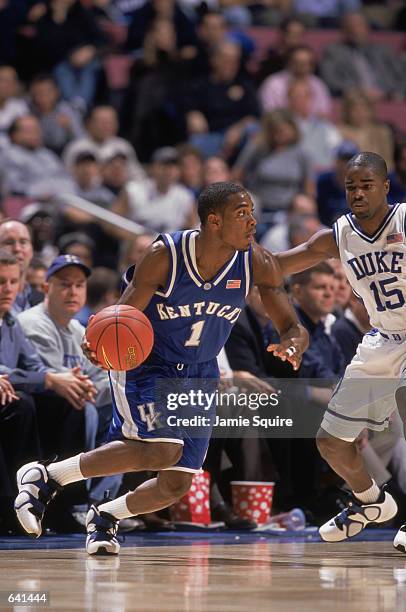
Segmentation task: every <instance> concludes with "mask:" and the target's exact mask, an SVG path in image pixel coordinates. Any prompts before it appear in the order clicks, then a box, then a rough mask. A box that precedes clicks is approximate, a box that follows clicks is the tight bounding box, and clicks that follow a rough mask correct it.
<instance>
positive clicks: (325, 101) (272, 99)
mask: <svg viewBox="0 0 406 612" xmlns="http://www.w3.org/2000/svg"><path fill="white" fill-rule="evenodd" d="M315 68H316V60H315V56H314V51H313V50H312V49H311V48H310V47H307V46H305V45H302V46H299V47H294V48H293V49H290V50H289V53H288V57H287V64H286V68H285V69H284V70H281V71H280V72H277V73H276V74H273V75H272V76H270V77H268V78H267V79H265V81H264V82H263V83H262V85H261V87H260V90H259V98H260V101H261V106H262V109H263V110H264V111H271V110H274V109H275V108H283V107H286V106H287V103H288V90H289V84H290V82H291V81H292V80H296V79H300V80H302V81H305V82H307V84H308V85H309V87H310V91H311V97H312V101H311V113H312V114H313V115H317V116H320V117H328V116H329V115H330V112H331V98H330V93H329V91H328V88H327V86H326V85H325V84H324V82H323V81H322V80H321V79H320V78H319V77H317V76H316V75H315V74H314V71H315Z"/></svg>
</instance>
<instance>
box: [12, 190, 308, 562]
mask: <svg viewBox="0 0 406 612" xmlns="http://www.w3.org/2000/svg"><path fill="white" fill-rule="evenodd" d="M198 212H199V217H200V220H201V230H200V231H197V230H189V231H184V232H175V233H174V234H171V235H170V234H162V235H161V236H160V237H159V238H158V239H157V241H155V243H154V244H153V245H152V247H151V248H150V249H149V251H148V252H147V254H146V255H145V257H144V259H143V260H142V261H141V262H140V263H139V264H138V265H137V267H136V270H135V273H134V276H133V277H132V281H131V282H130V283H129V285H128V287H127V289H126V290H125V291H124V293H123V295H122V297H121V299H120V300H119V303H120V304H128V305H131V306H134V307H136V308H138V309H139V310H142V311H144V313H145V314H146V316H147V317H148V318H149V320H150V321H151V323H152V326H153V328H154V334H155V345H154V348H153V350H152V353H151V355H150V357H149V358H148V359H147V361H146V362H144V363H143V364H142V365H141V366H140V367H138V368H136V369H134V370H130V371H128V372H115V371H111V372H110V381H111V389H112V395H113V418H112V423H111V426H110V432H109V440H110V441H109V442H108V443H107V444H106V445H104V446H102V447H99V448H97V449H96V450H93V451H91V452H88V453H81V454H79V455H77V456H75V457H71V458H69V459H66V460H63V461H60V462H53V463H50V464H48V465H47V464H45V463H42V462H33V463H29V464H26V465H24V466H23V467H21V468H20V470H19V471H18V473H17V484H18V490H19V494H18V496H17V498H16V501H15V509H16V513H17V517H18V519H19V521H20V523H21V525H22V527H23V528H24V529H25V531H26V532H27V533H28V534H30V535H32V536H33V537H39V536H40V535H41V531H42V525H41V523H42V518H43V515H44V512H45V509H46V506H47V504H48V503H49V501H50V500H51V499H52V498H53V497H54V496H55V495H56V493H57V492H58V490H59V489H60V488H61V487H63V486H65V485H68V484H70V483H72V482H76V481H79V480H82V479H86V478H92V477H96V476H103V475H111V474H117V473H123V472H131V471H144V470H152V471H157V472H158V475H157V477H156V478H152V479H151V480H148V481H147V482H144V483H143V484H142V485H140V486H139V487H138V488H137V489H136V490H135V491H132V492H129V493H127V494H126V495H123V496H122V497H119V498H118V499H116V500H113V501H106V502H103V503H102V504H100V505H98V506H97V507H96V506H92V507H91V508H90V510H89V512H88V514H87V519H86V526H87V532H88V536H87V540H86V549H87V552H88V553H89V554H117V553H118V551H119V548H120V545H119V543H118V541H117V538H116V533H117V528H118V522H119V520H120V519H122V518H125V517H129V516H134V515H137V514H144V513H145V512H151V511H156V510H159V509H161V508H165V507H167V506H169V505H171V504H172V503H174V502H175V501H176V500H178V499H179V498H180V497H182V496H183V495H184V494H185V493H186V492H187V491H188V490H189V488H190V485H191V482H192V477H193V474H194V473H195V472H198V471H199V470H200V468H201V466H202V464H203V461H204V457H205V454H206V451H207V447H208V443H209V438H210V433H211V431H210V428H209V429H208V431H207V435H206V437H204V438H195V439H194V438H191V437H190V433H189V432H187V431H184V430H182V429H180V428H171V427H168V426H164V427H161V428H157V427H155V424H156V416H157V413H159V412H165V409H166V405H163V404H164V403H163V402H161V403H159V402H158V405H155V386H156V382H157V380H158V379H159V380H162V379H163V380H168V381H171V380H176V381H179V382H180V383H182V384H184V385H186V386H187V384H188V383H187V381H188V380H190V379H201V380H203V383H207V382H208V383H209V384H210V381H211V384H212V385H213V384H215V382H216V381H217V379H218V377H219V372H218V367H217V359H216V357H217V354H218V353H219V351H220V349H221V348H222V347H223V346H224V344H225V342H226V340H227V338H228V336H229V334H230V331H231V328H232V325H233V324H234V323H235V321H236V320H237V318H238V315H239V313H240V312H241V308H242V307H243V304H244V301H245V298H246V296H247V294H248V292H249V290H250V287H251V286H252V284H256V285H258V287H259V290H260V293H261V298H262V301H263V303H264V305H265V308H266V310H267V312H268V314H269V315H270V317H271V318H272V320H273V322H274V324H275V326H276V328H277V330H278V332H279V334H280V343H279V344H278V345H271V346H270V347H268V350H273V351H274V354H275V355H277V356H278V357H280V358H281V359H282V360H288V361H289V362H290V363H291V364H292V366H293V367H294V368H295V369H297V368H298V367H299V365H300V362H301V357H302V354H303V352H304V350H306V348H307V346H308V334H307V331H306V330H305V329H304V328H303V327H302V326H301V325H300V324H299V322H298V319H297V317H296V313H295V311H294V309H293V307H292V306H291V304H290V302H289V299H288V297H287V295H286V293H285V291H284V285H283V278H282V275H281V272H280V269H279V265H278V263H277V260H276V259H275V258H274V257H273V256H272V255H270V254H269V253H267V252H266V251H264V250H263V249H262V248H261V247H260V246H258V245H257V244H255V243H254V238H253V237H254V233H255V225H256V222H255V219H254V216H253V203H252V200H251V198H250V196H249V194H248V193H247V192H246V191H245V189H244V188H243V187H241V186H239V185H235V184H233V183H214V184H213V185H210V186H209V187H207V188H206V189H205V190H204V191H203V192H202V194H201V195H200V197H199V200H198ZM84 351H85V354H86V355H87V356H88V357H89V358H90V359H91V360H92V361H93V363H96V364H97V361H96V355H95V354H94V353H92V352H91V351H90V346H89V344H88V343H86V342H85V343H84ZM97 365H100V364H97ZM205 408H207V407H205ZM206 414H207V416H209V417H210V416H213V409H210V410H209V411H208V412H206Z"/></svg>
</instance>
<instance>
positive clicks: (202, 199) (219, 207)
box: [197, 181, 247, 225]
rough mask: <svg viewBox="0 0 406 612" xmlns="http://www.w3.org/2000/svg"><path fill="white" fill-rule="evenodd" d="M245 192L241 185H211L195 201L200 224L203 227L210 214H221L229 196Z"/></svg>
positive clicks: (221, 183) (220, 183) (228, 183)
mask: <svg viewBox="0 0 406 612" xmlns="http://www.w3.org/2000/svg"><path fill="white" fill-rule="evenodd" d="M246 191H247V190H246V189H245V188H244V187H242V186H241V185H237V183H231V182H228V181H227V182H218V183H212V184H211V185H209V186H208V187H206V188H205V189H203V191H202V192H201V194H200V195H199V198H198V200H197V212H198V215H199V219H200V222H201V224H202V225H205V223H206V221H207V217H208V216H209V215H210V214H211V213H215V212H223V210H224V208H225V207H226V205H227V202H228V198H229V197H230V195H232V194H234V193H243V192H246Z"/></svg>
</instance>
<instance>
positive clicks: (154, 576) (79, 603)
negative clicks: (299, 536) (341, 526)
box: [0, 539, 406, 612]
mask: <svg viewBox="0 0 406 612" xmlns="http://www.w3.org/2000/svg"><path fill="white" fill-rule="evenodd" d="M0 591H1V594H2V598H3V599H2V603H1V606H0V609H1V610H13V609H14V610H18V611H20V610H21V611H24V610H36V609H39V610H45V609H46V608H44V607H42V606H41V607H40V606H38V605H33V606H29V607H27V606H18V605H15V607H14V608H13V607H12V606H11V605H10V604H6V602H5V594H6V593H9V592H10V593H11V592H14V593H18V592H22V591H25V592H26V591H40V592H43V591H46V592H48V594H49V597H50V604H49V607H48V609H51V610H60V611H67V612H73V611H76V610H83V611H86V612H87V611H93V610H97V611H100V612H127V611H129V610H139V611H145V612H147V611H148V612H149V611H151V612H155V611H156V612H166V611H168V612H181V611H182V612H189V611H193V612H247V611H251V610H255V611H257V610H266V611H268V610H270V611H273V610H275V612H276V611H278V612H279V611H282V612H285V611H286V612H292V611H296V610H298V611H299V610H300V611H302V610H304V611H316V612H318V611H320V612H333V611H335V610H340V611H341V610H345V611H354V612H355V611H356V612H385V611H391V612H392V611H394V610H396V611H399V612H403V611H406V555H402V554H401V553H399V552H397V551H396V550H395V549H393V548H392V544H391V542H346V543H342V544H337V545H334V544H333V545H327V544H321V543H306V542H288V543H280V542H274V541H272V540H270V539H266V540H264V541H258V542H253V543H250V544H227V545H224V544H216V543H212V542H210V541H207V542H202V541H198V542H193V541H192V542H191V543H190V544H189V545H180V546H176V545H171V546H166V545H164V546H137V547H134V546H130V547H124V548H122V551H121V554H120V556H119V557H115V558H109V557H107V558H105V557H96V558H94V557H88V556H87V555H86V553H85V552H84V551H83V550H82V549H52V548H51V549H41V550H38V549H34V550H32V549H30V550H0Z"/></svg>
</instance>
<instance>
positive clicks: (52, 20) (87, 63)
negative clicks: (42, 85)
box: [35, 0, 105, 112]
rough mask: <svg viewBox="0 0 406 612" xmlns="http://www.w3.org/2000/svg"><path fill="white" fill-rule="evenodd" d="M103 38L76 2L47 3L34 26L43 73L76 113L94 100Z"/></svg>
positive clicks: (66, 0)
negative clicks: (50, 75) (52, 79)
mask: <svg viewBox="0 0 406 612" xmlns="http://www.w3.org/2000/svg"><path fill="white" fill-rule="evenodd" d="M104 42H105V39H104V35H103V33H102V32H101V30H100V29H99V27H98V25H97V22H96V20H95V18H94V17H93V15H92V14H91V12H90V11H89V10H88V9H86V8H85V7H84V6H83V5H82V3H81V2H80V0H62V1H61V0H50V2H49V3H48V6H47V10H46V12H45V14H44V16H43V17H41V19H39V20H38V22H37V24H36V37H35V45H36V46H37V48H38V50H39V53H40V54H41V60H42V62H41V63H42V65H43V66H44V69H45V70H53V71H54V75H55V79H56V82H57V84H58V87H59V90H60V92H61V95H62V97H63V98H64V100H67V101H69V102H71V103H72V104H73V105H74V106H75V108H76V109H78V110H79V111H80V112H85V111H86V110H87V109H89V108H90V107H91V106H92V104H93V102H94V99H95V95H96V90H97V85H98V79H99V74H100V63H99V60H98V57H97V54H98V49H99V48H100V47H101V46H102V45H103V44H104Z"/></svg>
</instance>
